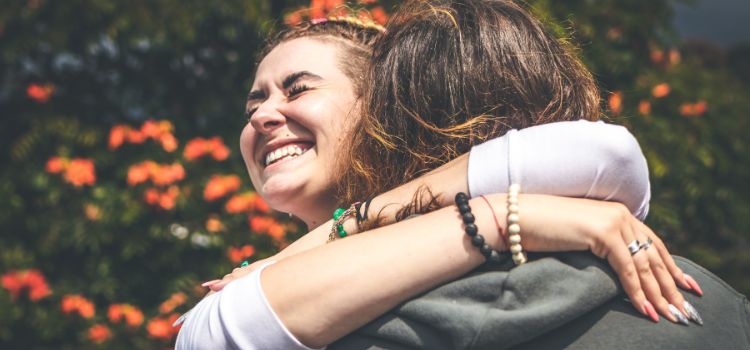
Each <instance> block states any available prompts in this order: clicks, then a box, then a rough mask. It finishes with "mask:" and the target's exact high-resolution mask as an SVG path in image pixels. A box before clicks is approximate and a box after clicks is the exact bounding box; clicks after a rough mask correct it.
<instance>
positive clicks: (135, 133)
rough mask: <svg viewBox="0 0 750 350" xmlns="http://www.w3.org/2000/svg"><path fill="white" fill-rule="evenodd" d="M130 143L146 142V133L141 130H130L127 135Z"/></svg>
mask: <svg viewBox="0 0 750 350" xmlns="http://www.w3.org/2000/svg"><path fill="white" fill-rule="evenodd" d="M125 137H126V140H127V141H128V143H134V144H141V143H144V142H146V134H144V133H143V132H141V131H140V130H132V129H131V130H130V131H128V133H127V135H126V136H125Z"/></svg>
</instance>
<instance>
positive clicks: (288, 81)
mask: <svg viewBox="0 0 750 350" xmlns="http://www.w3.org/2000/svg"><path fill="white" fill-rule="evenodd" d="M303 78H309V79H315V80H318V79H323V78H322V77H321V76H319V75H317V74H314V73H310V72H308V71H306V70H305V71H299V72H294V73H292V74H289V75H287V76H286V78H284V81H282V82H281V87H282V88H284V90H286V89H289V87H290V86H292V84H294V83H295V82H296V81H297V80H300V79H303ZM263 97H265V93H263V91H261V90H253V91H250V93H248V94H247V102H250V101H254V100H260V99H262V98H263Z"/></svg>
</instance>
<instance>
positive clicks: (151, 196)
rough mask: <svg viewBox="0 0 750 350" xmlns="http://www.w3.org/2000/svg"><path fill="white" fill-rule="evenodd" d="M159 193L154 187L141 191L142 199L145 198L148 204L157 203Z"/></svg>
mask: <svg viewBox="0 0 750 350" xmlns="http://www.w3.org/2000/svg"><path fill="white" fill-rule="evenodd" d="M160 195H161V193H159V190H157V189H155V188H148V189H146V191H145V192H143V200H145V201H146V203H148V204H149V205H157V204H159V196H160Z"/></svg>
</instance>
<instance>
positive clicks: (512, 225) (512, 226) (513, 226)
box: [508, 184, 526, 265]
mask: <svg viewBox="0 0 750 350" xmlns="http://www.w3.org/2000/svg"><path fill="white" fill-rule="evenodd" d="M520 191H521V186H520V185H519V184H512V185H510V186H509V187H508V243H510V253H511V254H512V257H513V262H514V263H516V265H522V264H523V263H525V262H526V254H524V252H523V246H521V225H520V223H519V221H520V217H519V216H518V193H519V192H520Z"/></svg>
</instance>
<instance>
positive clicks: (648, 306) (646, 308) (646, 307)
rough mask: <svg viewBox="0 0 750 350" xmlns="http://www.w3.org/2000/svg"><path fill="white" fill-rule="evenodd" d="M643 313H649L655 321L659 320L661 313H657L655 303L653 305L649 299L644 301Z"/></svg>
mask: <svg viewBox="0 0 750 350" xmlns="http://www.w3.org/2000/svg"><path fill="white" fill-rule="evenodd" d="M643 313H644V314H646V315H648V317H651V319H652V320H653V321H654V322H657V323H658V322H659V314H657V313H656V309H654V305H652V304H651V302H650V301H648V300H646V301H645V302H644V303H643Z"/></svg>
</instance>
